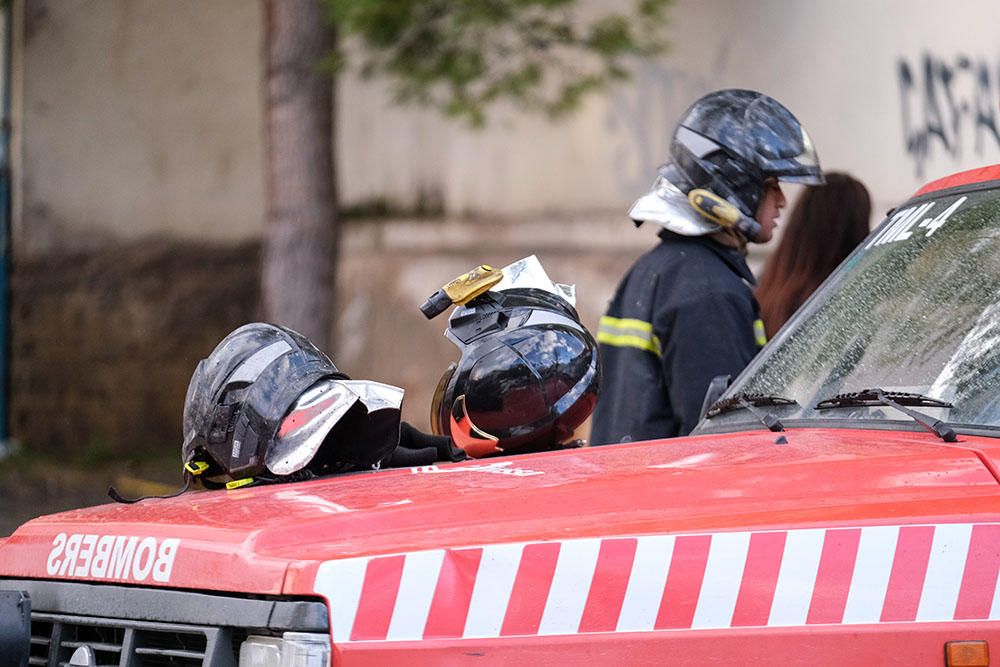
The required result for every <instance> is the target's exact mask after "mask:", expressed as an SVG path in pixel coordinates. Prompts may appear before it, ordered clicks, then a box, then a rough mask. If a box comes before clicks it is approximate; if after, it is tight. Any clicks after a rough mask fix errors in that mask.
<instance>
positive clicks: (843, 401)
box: [814, 388, 958, 442]
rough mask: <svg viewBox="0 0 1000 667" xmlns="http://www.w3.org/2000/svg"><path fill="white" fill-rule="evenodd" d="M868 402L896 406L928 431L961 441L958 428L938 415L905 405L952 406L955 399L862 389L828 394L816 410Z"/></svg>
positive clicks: (856, 405) (854, 405)
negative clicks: (945, 399)
mask: <svg viewBox="0 0 1000 667" xmlns="http://www.w3.org/2000/svg"><path fill="white" fill-rule="evenodd" d="M866 405H886V406H889V407H890V408H895V409H897V410H899V411H900V412H902V413H903V414H904V415H907V416H909V417H910V418H911V419H913V421H915V422H917V423H918V424H920V425H921V426H923V427H924V428H926V429H927V430H928V431H930V432H931V433H933V434H934V435H936V436H938V437H939V438H941V439H942V440H944V441H945V442H958V437H957V436H956V435H955V431H954V429H952V428H951V426H949V425H948V424H946V423H945V422H943V421H941V420H940V419H934V418H933V417H931V416H929V415H925V414H923V413H921V412H917V411H916V410H910V409H908V408H905V407H903V406H904V405H916V406H921V407H927V408H950V407H954V406H952V404H951V403H948V402H946V401H941V400H938V399H936V398H931V397H930V396H924V395H923V394H914V393H910V392H905V391H882V390H881V389H878V388H872V389H862V390H861V391H855V392H850V393H847V394H837V395H836V396H834V397H832V398H824V399H823V400H822V401H820V402H819V403H817V404H816V407H815V408H814V409H816V410H830V409H831V408H853V407H858V406H866Z"/></svg>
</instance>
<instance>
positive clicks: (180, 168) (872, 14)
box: [16, 0, 1000, 250]
mask: <svg viewBox="0 0 1000 667" xmlns="http://www.w3.org/2000/svg"><path fill="white" fill-rule="evenodd" d="M18 7H19V11H20V12H21V14H22V15H23V31H22V33H23V34H21V35H20V46H21V51H22V53H21V56H22V61H21V67H20V70H21V74H22V75H23V79H22V85H21V86H20V93H21V95H20V96H19V104H18V107H19V112H20V122H19V124H18V126H17V128H16V130H17V139H18V141H19V145H20V150H21V152H22V156H23V157H22V160H21V163H20V164H19V165H18V169H17V174H18V177H19V183H20V190H19V193H18V194H19V195H20V196H19V197H18V198H17V200H18V217H17V227H16V229H17V231H18V238H17V241H18V242H19V243H20V245H21V246H22V248H23V249H27V250H32V249H44V248H47V247H52V246H70V247H73V246H77V245H80V244H86V243H94V242H95V241H97V242H100V241H102V240H105V239H107V238H109V237H126V238H136V237H141V236H143V235H146V234H149V233H151V232H164V231H169V232H170V233H175V234H180V235H183V236H187V237H197V238H204V237H206V236H208V237H211V238H216V239H237V238H248V237H253V236H256V235H257V234H258V233H259V232H260V228H261V224H262V213H261V209H262V202H263V196H262V175H261V163H262V154H263V149H262V133H261V111H260V92H259V82H260V78H261V59H260V52H261V38H262V25H261V20H262V19H261V11H260V3H258V2H254V1H249V0H172V1H170V2H163V1H162V0H24V2H23V4H22V3H19V4H18ZM671 16H672V27H671V39H672V41H673V50H672V51H671V53H670V54H669V56H667V57H665V58H663V59H662V60H661V61H659V62H656V63H645V64H642V65H641V66H640V67H639V68H638V72H637V76H636V77H635V79H634V80H633V81H632V82H630V83H627V84H623V85H621V86H619V87H618V88H616V89H615V90H614V91H613V92H612V94H611V95H610V96H607V97H604V98H600V99H593V100H590V101H589V102H588V103H587V104H586V106H585V107H584V108H583V109H582V110H581V112H580V113H579V114H577V115H576V116H573V117H571V118H569V119H568V120H567V121H565V122H563V123H559V124H553V123H551V122H549V121H548V120H545V119H540V118H532V117H525V116H522V115H518V114H515V113H512V112H511V110H510V109H504V108H499V109H497V110H496V112H495V113H494V114H493V115H492V121H491V124H490V126H489V127H488V128H487V129H485V130H481V131H475V130H470V129H468V128H464V127H462V126H461V125H457V124H455V123H453V122H451V121H447V120H444V119H442V118H440V117H439V116H437V115H436V114H435V113H434V112H431V111H426V110H423V111H422V110H415V109H413V108H405V109H400V108H398V107H395V106H393V105H392V104H391V103H390V102H389V99H388V96H387V95H386V93H385V91H384V87H383V85H382V84H380V83H378V82H359V81H358V80H357V79H355V78H352V77H345V78H344V80H343V81H342V82H341V85H340V88H339V93H340V98H339V120H340V122H339V126H338V133H339V134H338V145H337V157H338V164H339V165H340V175H339V178H340V182H341V188H342V193H343V198H344V200H345V203H346V204H348V205H350V204H361V203H365V202H370V201H373V200H385V201H388V202H390V203H394V204H396V205H398V206H400V207H402V208H409V207H412V206H414V205H415V204H416V203H417V202H418V201H419V200H423V201H425V202H431V203H437V202H440V203H441V204H443V206H444V209H445V211H446V212H447V213H448V214H450V215H453V216H463V215H465V214H468V213H473V212H475V213H487V214H495V215H504V216H513V217H519V216H531V215H534V216H538V215H542V214H545V213H547V212H553V211H557V212H560V213H562V214H567V213H571V214H578V215H582V216H589V215H592V214H594V213H595V212H602V213H603V212H612V211H614V212H620V211H622V210H623V209H624V208H625V207H627V206H628V204H629V203H630V202H631V200H632V199H633V198H634V197H635V196H636V195H637V194H638V193H639V192H640V191H641V190H642V189H643V188H645V187H646V186H647V185H648V183H649V181H650V180H651V174H652V173H653V169H654V168H655V166H656V165H657V164H659V163H660V162H661V161H662V160H663V158H664V157H665V155H666V148H667V141H668V137H669V132H670V128H671V126H672V124H673V122H674V120H675V119H676V117H677V115H678V114H679V113H680V112H681V111H682V110H683V108H684V107H685V106H686V105H687V104H688V103H689V102H690V101H691V99H692V98H694V97H696V96H697V95H699V94H700V93H702V92H705V91H707V90H709V89H712V88H718V87H723V86H740V87H751V88H758V89H761V90H764V91H767V92H769V93H771V94H773V95H774V96H775V97H777V98H779V99H780V100H782V101H783V102H785V103H786V104H787V105H788V106H789V107H790V108H791V109H792V110H793V111H794V112H795V113H796V114H797V115H798V116H799V117H800V118H801V120H802V121H803V122H804V123H805V124H806V126H807V127H808V128H809V130H810V132H811V134H812V135H813V138H814V140H815V143H816V145H817V148H818V150H819V154H820V157H821V161H822V162H823V165H824V166H825V167H827V168H837V169H847V170H850V171H852V172H855V173H856V174H857V175H859V176H860V177H861V178H862V179H863V180H864V181H865V182H866V183H868V184H869V186H870V187H871V189H872V191H873V194H874V195H875V198H876V200H877V202H878V203H879V205H880V206H879V208H884V207H886V206H889V205H891V204H892V203H894V202H897V201H898V200H899V199H900V198H902V197H905V196H906V195H907V194H908V193H910V192H911V191H913V190H914V189H915V188H916V187H917V186H918V185H919V184H920V183H921V182H922V181H924V180H926V179H928V178H932V177H936V176H939V175H942V174H944V173H947V172H950V171H954V170H956V169H962V168H967V167H973V166H977V165H980V164H982V163H984V162H991V161H996V160H998V159H1000V134H998V129H1000V121H998V115H1000V113H998V108H997V106H998V104H997V103H998V99H1000V46H998V45H997V42H996V36H995V28H996V26H997V25H998V21H1000V3H997V2H995V0H964V1H959V2H954V3H949V4H948V5H947V10H944V9H943V5H942V4H941V3H940V2H937V1H932V0H880V1H878V2H870V1H869V0H838V2H825V3H821V2H800V1H799V0H757V1H755V2H742V1H737V0H697V1H696V0H679V1H678V2H677V3H676V5H675V6H674V7H673V8H672V11H671Z"/></svg>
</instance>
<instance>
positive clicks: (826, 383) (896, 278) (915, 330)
mask: <svg viewBox="0 0 1000 667" xmlns="http://www.w3.org/2000/svg"><path fill="white" fill-rule="evenodd" d="M874 387H878V388H881V389H883V390H885V391H900V392H914V393H918V394H924V395H926V396H930V397H933V398H937V399H940V400H942V401H946V402H948V403H951V404H952V406H953V407H951V408H940V407H930V408H928V407H923V408H920V410H921V411H923V412H925V413H926V414H928V415H931V416H933V417H934V418H936V419H941V420H944V421H947V422H949V423H951V424H953V425H955V426H960V425H963V424H964V425H974V426H976V427H983V426H986V427H998V428H1000V192H998V191H997V190H995V189H990V190H985V191H984V190H979V191H967V192H964V193H960V194H950V195H945V196H939V197H937V198H933V199H926V200H917V202H916V203H910V204H908V205H907V206H905V207H902V208H900V209H898V210H896V211H893V212H892V214H891V215H890V216H889V218H888V219H886V220H885V221H884V222H883V223H882V224H881V225H879V227H878V228H877V229H876V231H875V232H874V233H873V234H872V235H871V236H869V238H868V239H867V240H865V241H864V243H862V244H861V246H860V247H859V249H858V250H857V251H856V252H855V253H854V254H853V255H852V256H850V257H849V258H848V259H847V260H846V261H845V263H844V265H843V266H841V268H840V270H839V271H838V272H837V273H836V274H834V276H833V277H831V279H830V280H828V281H827V283H826V284H825V286H824V287H823V288H822V289H821V290H820V291H819V292H818V293H817V294H816V295H815V296H814V298H813V299H811V300H810V301H809V302H807V304H806V305H805V307H804V308H803V309H802V310H801V311H800V312H799V313H798V314H797V315H796V317H795V318H794V319H793V320H792V321H791V322H790V323H789V325H788V326H786V327H785V328H784V329H783V330H782V331H781V332H780V333H779V334H778V336H777V337H776V338H775V339H774V340H773V341H772V342H771V343H770V344H769V345H768V346H767V347H765V348H764V350H763V351H762V352H761V353H760V354H759V355H758V356H757V358H756V359H755V360H754V362H753V363H752V364H751V366H750V367H749V368H748V369H747V371H746V372H745V373H744V374H743V375H741V376H740V378H739V379H738V381H737V382H736V383H734V385H733V386H732V387H731V388H730V389H729V390H728V391H727V392H726V396H732V395H734V394H736V393H738V392H746V393H760V394H768V395H776V396H783V397H786V398H790V399H794V400H795V401H796V402H797V405H789V406H775V407H769V408H768V411H770V412H773V413H774V414H775V415H776V416H777V417H779V418H780V419H781V420H782V421H783V422H785V423H786V424H787V423H788V422H789V421H794V420H797V419H806V420H823V421H824V422H829V421H835V420H850V421H855V422H856V421H869V420H894V421H904V420H906V419H907V418H906V417H905V416H904V415H902V414H901V413H900V412H898V411H896V410H895V409H893V408H891V407H885V406H874V407H870V406H868V407H864V406H859V407H846V408H840V409H832V410H816V409H814V406H815V405H816V403H817V402H818V401H820V400H822V399H824V398H830V397H832V396H834V395H836V394H839V393H845V392H856V391H860V390H862V389H868V388H874ZM736 424H740V425H751V424H756V421H755V420H754V417H753V415H751V414H749V413H748V411H747V410H734V411H730V412H726V413H723V414H720V415H718V416H716V417H714V418H712V419H709V420H707V421H705V422H703V423H702V425H701V427H700V428H701V429H702V430H704V429H714V428H717V427H730V426H732V425H736Z"/></svg>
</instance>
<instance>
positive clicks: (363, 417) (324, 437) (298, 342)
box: [182, 323, 402, 480]
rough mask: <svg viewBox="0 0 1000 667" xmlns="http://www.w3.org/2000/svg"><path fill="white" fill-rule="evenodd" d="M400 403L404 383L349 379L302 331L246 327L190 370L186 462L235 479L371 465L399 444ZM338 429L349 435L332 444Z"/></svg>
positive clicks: (199, 471)
mask: <svg viewBox="0 0 1000 667" xmlns="http://www.w3.org/2000/svg"><path fill="white" fill-rule="evenodd" d="M390 390H395V391H390ZM401 400H402V390H398V389H397V388H394V387H389V386H388V385H381V384H379V383H371V382H353V381H350V378H348V376H347V375H345V374H343V373H341V372H340V371H338V370H337V367H336V366H335V365H334V364H333V362H332V361H330V359H329V357H327V356H326V355H325V354H323V353H322V352H320V351H319V350H318V349H317V348H316V346H314V345H313V344H312V343H311V342H309V341H308V340H307V339H306V338H305V337H303V336H302V335H301V334H298V333H296V332H295V331H292V330H290V329H286V328H284V327H280V326H276V325H273V324H264V323H254V324H247V325H245V326H242V327H240V328H238V329H236V330H235V331H233V332H232V333H230V334H229V335H228V336H226V337H225V338H224V339H223V340H222V342H220V343H219V345H218V346H217V347H216V348H215V349H214V350H213V351H212V353H211V354H210V355H209V356H208V357H207V358H206V359H204V360H202V361H201V362H200V363H199V364H198V367H197V369H196V370H195V372H194V374H193V375H192V376H191V382H190V384H189V385H188V391H187V398H186V399H185V401H184V444H183V448H182V457H183V461H184V464H185V466H187V467H188V470H189V471H190V472H195V471H196V470H197V474H202V473H203V474H204V477H211V476H219V475H223V476H226V477H229V478H231V479H233V480H236V479H241V478H243V479H249V478H253V477H256V476H258V475H261V474H264V475H276V476H286V475H290V474H292V473H296V472H298V471H300V470H302V469H303V468H305V467H306V466H313V467H316V466H320V467H323V466H332V465H337V466H339V467H340V468H341V469H343V468H344V467H371V466H373V465H377V464H378V463H379V462H380V461H381V460H382V459H383V458H384V457H386V456H387V455H388V454H389V453H390V452H391V451H392V449H393V448H394V447H395V446H396V443H397V442H398V439H399V410H398V408H399V403H400V402H401ZM335 426H336V430H335V431H333V430H331V429H334V427H335ZM359 429H364V430H363V433H362V432H361V431H360V430H359ZM383 431H384V432H383ZM334 433H340V434H343V435H346V436H348V437H342V438H336V440H337V442H336V447H335V448H330V447H324V443H325V442H327V441H329V440H333V439H334ZM362 434H363V435H364V436H365V437H358V436H359V435H362ZM321 448H322V450H321ZM331 449H335V450H336V451H335V452H334V451H328V450H331ZM192 463H198V464H200V465H201V466H203V468H202V469H192ZM320 471H321V470H316V472H320Z"/></svg>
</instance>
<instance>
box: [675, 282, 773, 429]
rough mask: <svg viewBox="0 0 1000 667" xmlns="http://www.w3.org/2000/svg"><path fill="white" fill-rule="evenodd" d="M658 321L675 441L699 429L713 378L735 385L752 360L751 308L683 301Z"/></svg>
mask: <svg viewBox="0 0 1000 667" xmlns="http://www.w3.org/2000/svg"><path fill="white" fill-rule="evenodd" d="M658 319H659V321H660V322H663V323H664V328H665V330H664V331H663V333H662V334H660V335H661V340H662V341H663V349H662V353H661V364H662V371H663V374H664V379H665V380H666V385H667V387H668V388H669V394H670V403H671V405H673V406H674V411H675V419H677V420H678V422H679V423H678V435H687V434H688V433H690V432H691V429H693V428H694V427H695V426H696V425H697V424H698V417H699V416H700V412H701V404H702V401H703V400H704V398H705V392H706V391H707V390H708V385H709V383H710V382H711V381H712V378H714V377H715V376H717V375H731V376H732V377H733V378H734V379H735V377H736V376H737V375H738V374H739V373H740V371H742V370H743V369H744V368H745V367H746V365H747V364H748V363H749V362H750V360H751V359H752V358H753V356H754V354H756V352H757V349H758V348H757V345H756V342H755V338H754V332H753V321H754V310H753V305H752V303H751V301H750V299H749V298H747V297H745V296H743V295H738V294H732V293H709V294H703V295H701V296H699V297H698V298H695V299H689V300H686V301H683V302H682V303H680V304H678V305H677V306H675V307H674V308H671V309H670V311H669V312H665V313H662V314H661V317H660V318H658Z"/></svg>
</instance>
